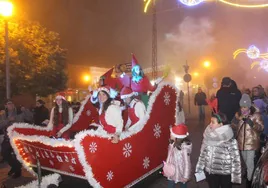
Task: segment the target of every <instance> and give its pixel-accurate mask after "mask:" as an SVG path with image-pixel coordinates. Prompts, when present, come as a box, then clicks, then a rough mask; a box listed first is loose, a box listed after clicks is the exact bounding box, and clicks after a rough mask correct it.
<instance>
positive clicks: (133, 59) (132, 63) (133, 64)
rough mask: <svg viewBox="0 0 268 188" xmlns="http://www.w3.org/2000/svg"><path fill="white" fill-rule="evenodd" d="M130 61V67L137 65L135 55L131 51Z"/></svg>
mask: <svg viewBox="0 0 268 188" xmlns="http://www.w3.org/2000/svg"><path fill="white" fill-rule="evenodd" d="M131 55H132V61H131V65H132V68H133V67H134V66H136V65H139V62H138V60H137V59H136V57H135V55H134V54H133V53H132V54H131Z"/></svg>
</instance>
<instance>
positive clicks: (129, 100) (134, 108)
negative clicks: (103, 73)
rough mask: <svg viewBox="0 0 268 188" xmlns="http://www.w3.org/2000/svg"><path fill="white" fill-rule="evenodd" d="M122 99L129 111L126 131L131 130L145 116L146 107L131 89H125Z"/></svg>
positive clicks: (122, 92)
mask: <svg viewBox="0 0 268 188" xmlns="http://www.w3.org/2000/svg"><path fill="white" fill-rule="evenodd" d="M120 97H121V99H123V100H124V102H125V104H126V105H127V109H128V120H127V124H126V126H125V129H126V130H131V129H132V125H134V124H136V123H137V122H139V121H140V120H141V119H142V118H143V117H144V116H145V112H146V109H145V105H144V104H143V102H142V101H141V100H138V99H136V98H135V96H134V92H133V91H132V89H131V88H129V87H124V88H123V89H122V90H121V92H120Z"/></svg>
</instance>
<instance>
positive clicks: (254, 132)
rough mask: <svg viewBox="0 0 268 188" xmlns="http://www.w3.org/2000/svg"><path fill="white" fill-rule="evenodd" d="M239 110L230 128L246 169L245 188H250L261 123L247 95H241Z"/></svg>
mask: <svg viewBox="0 0 268 188" xmlns="http://www.w3.org/2000/svg"><path fill="white" fill-rule="evenodd" d="M240 106H241V107H240V110H239V111H238V112H237V113H236V114H235V117H234V119H233V120H232V128H233V129H234V132H235V133H236V136H235V137H236V138H237V142H238V148H239V150H240V151H241V154H242V158H243V160H244V162H245V164H246V168H247V188H250V187H251V180H252V174H253V170H254V158H255V154H256V151H258V150H259V149H260V133H261V132H262V131H263V122H262V120H261V115H260V113H258V112H256V109H255V108H254V107H253V106H252V103H251V100H250V97H249V95H247V94H243V95H242V98H241V100H240Z"/></svg>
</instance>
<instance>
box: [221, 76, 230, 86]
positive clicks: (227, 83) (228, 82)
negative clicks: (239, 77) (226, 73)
mask: <svg viewBox="0 0 268 188" xmlns="http://www.w3.org/2000/svg"><path fill="white" fill-rule="evenodd" d="M231 81H232V79H231V78H230V77H224V78H223V79H222V81H221V84H222V85H229V84H230V83H231Z"/></svg>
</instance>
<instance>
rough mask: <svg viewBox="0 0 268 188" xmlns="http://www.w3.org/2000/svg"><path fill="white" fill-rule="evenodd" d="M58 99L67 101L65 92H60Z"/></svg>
mask: <svg viewBox="0 0 268 188" xmlns="http://www.w3.org/2000/svg"><path fill="white" fill-rule="evenodd" d="M56 99H63V100H66V98H65V93H64V92H59V93H58V94H57V96H56Z"/></svg>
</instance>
